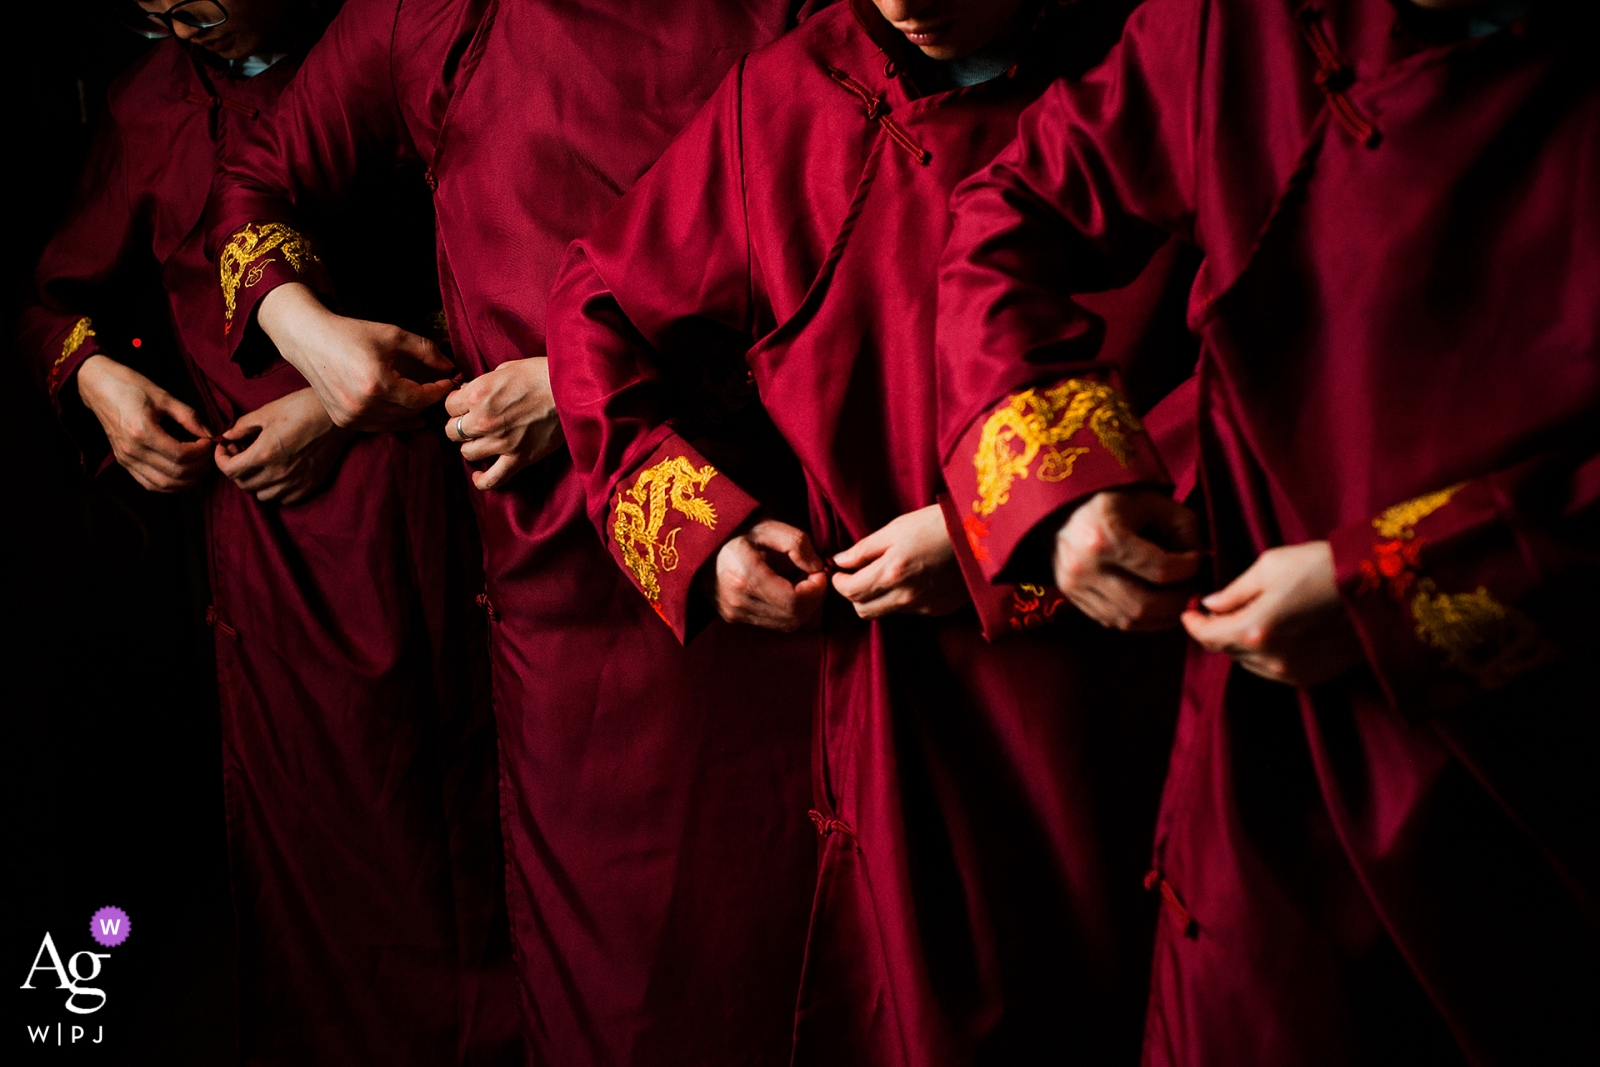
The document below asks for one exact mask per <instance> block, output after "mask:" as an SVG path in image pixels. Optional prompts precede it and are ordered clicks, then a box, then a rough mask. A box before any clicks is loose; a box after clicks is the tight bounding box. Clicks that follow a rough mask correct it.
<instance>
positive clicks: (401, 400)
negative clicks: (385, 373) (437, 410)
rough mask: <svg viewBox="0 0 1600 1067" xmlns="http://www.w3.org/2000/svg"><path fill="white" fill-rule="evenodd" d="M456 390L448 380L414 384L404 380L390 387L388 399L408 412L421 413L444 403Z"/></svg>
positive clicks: (453, 384)
mask: <svg viewBox="0 0 1600 1067" xmlns="http://www.w3.org/2000/svg"><path fill="white" fill-rule="evenodd" d="M454 389H455V383H454V382H452V381H450V380H449V379H448V378H446V379H444V380H442V381H436V382H414V381H411V380H410V379H409V378H402V379H400V380H399V381H397V382H394V383H393V384H392V385H391V386H390V387H389V390H388V394H389V395H388V397H387V399H388V400H389V401H390V402H391V403H394V404H397V405H398V406H400V407H402V408H405V409H406V410H407V411H412V412H421V411H425V410H427V409H428V408H431V407H433V405H435V404H438V403H440V402H441V401H443V400H444V398H445V397H447V396H449V395H450V393H451V391H452V390H454Z"/></svg>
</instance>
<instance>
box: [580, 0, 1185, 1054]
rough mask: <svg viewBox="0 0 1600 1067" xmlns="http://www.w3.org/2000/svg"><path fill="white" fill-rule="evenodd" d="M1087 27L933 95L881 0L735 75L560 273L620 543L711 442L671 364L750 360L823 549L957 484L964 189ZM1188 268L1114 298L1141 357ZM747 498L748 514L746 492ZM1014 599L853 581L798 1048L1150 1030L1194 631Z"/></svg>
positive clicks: (835, 606) (972, 1044)
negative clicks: (1153, 854) (956, 284)
mask: <svg viewBox="0 0 1600 1067" xmlns="http://www.w3.org/2000/svg"><path fill="white" fill-rule="evenodd" d="M868 27H870V28H871V35H869V30H868ZM1075 29H1076V30H1079V31H1080V32H1079V34H1078V35H1077V36H1074V33H1073V31H1074V30H1075ZM1082 30H1083V27H1082V26H1081V24H1076V23H1072V22H1065V21H1063V22H1061V23H1058V22H1056V21H1054V20H1049V21H1046V22H1044V23H1042V24H1041V25H1040V26H1039V27H1037V28H1036V31H1035V32H1036V35H1037V38H1036V40H1035V41H1034V44H1035V45H1036V46H1037V50H1035V49H1033V48H1030V49H1029V50H1028V51H1027V52H1026V55H1025V59H1024V60H1023V62H1022V63H1021V64H1020V65H1019V66H1018V67H1017V68H1016V69H1014V70H1013V71H1012V72H1010V73H1008V74H1006V75H1004V76H1002V77H999V78H997V79H994V80H993V81H991V82H989V83H986V84H982V85H978V86H974V87H970V88H964V89H956V90H953V91H949V92H934V93H928V92H922V91H919V90H918V88H917V85H916V82H915V79H916V78H917V77H918V76H919V71H920V72H921V76H923V77H926V76H927V75H928V73H929V69H928V67H926V66H925V65H922V64H919V63H918V60H917V59H916V58H915V57H912V56H908V55H906V54H905V52H906V51H907V50H906V49H904V48H903V47H902V48H896V47H895V42H896V41H898V42H899V44H900V45H901V46H903V45H904V39H903V38H900V37H899V35H898V34H896V33H895V32H894V31H893V30H892V28H890V27H889V26H888V25H887V24H886V23H884V22H883V20H882V19H881V17H879V16H878V15H877V12H876V11H875V9H874V8H873V7H872V5H870V4H857V5H854V10H851V7H850V6H846V5H840V6H837V7H834V8H832V9H830V10H829V11H827V12H824V13H822V14H819V15H818V16H816V17H815V18H813V19H812V20H810V21H809V22H807V23H806V24H804V25H803V26H802V27H801V28H800V29H799V30H797V31H795V32H794V33H792V34H790V35H789V36H788V37H786V38H784V39H783V40H782V41H780V42H778V43H776V44H774V45H772V46H770V47H768V48H765V49H762V50H760V51H757V52H755V53H754V54H752V55H751V56H750V57H749V58H748V59H746V60H745V61H744V62H743V63H741V64H740V65H739V66H738V67H736V69H735V70H734V72H733V73H731V74H730V75H729V76H728V78H727V79H726V80H725V81H724V83H723V85H722V88H721V90H720V91H719V92H718V94H717V95H716V96H715V97H714V98H713V99H712V101H711V103H710V104H709V105H708V106H707V107H706V109H705V110H704V111H702V112H701V114H700V115H699V116H698V117H697V118H696V119H695V120H694V122H693V123H692V124H691V125H690V126H689V128H688V129H687V130H686V131H685V132H684V133H683V135H682V136H680V138H679V139H678V140H677V141H676V142H675V143H674V144H673V146H672V147H671V148H669V149H668V150H667V152H666V153H665V154H664V155H663V157H662V158H661V160H660V161H659V162H658V163H657V164H656V165H655V167H654V168H652V170H651V171H650V173H649V174H648V175H647V176H646V177H645V178H644V180H643V181H641V182H640V184H639V185H638V186H636V187H635V188H634V189H633V190H632V191H631V192H630V193H629V194H628V195H627V196H626V197H624V198H623V200H622V202H621V204H619V205H618V207H617V208H616V209H615V210H613V211H612V212H611V213H610V214H609V215H608V216H607V217H606V219H605V221H604V222H602V223H601V225H600V226H599V227H598V228H597V229H596V230H595V231H594V232H593V233H592V234H591V235H590V236H589V237H587V238H585V239H583V240H581V241H579V242H577V243H576V244H574V246H573V249H572V251H571V252H570V253H569V256H568V261H567V264H566V267H565V269H564V271H563V274H562V275H561V277H560V278H559V280H558V281H557V283H556V287H555V290H554V292H553V293H552V297H551V308H550V352H551V371H552V381H553V382H554V385H555V389H556V396H557V401H558V404H559V407H560V411H561V414H562V419H563V425H564V426H565V428H566V431H567V435H568V440H569V442H570V444H571V448H572V451H573V455H574V461H575V463H576V465H577V467H578V469H579V471H580V472H581V473H582V475H583V477H584V479H585V483H586V485H587V488H588V496H589V508H590V514H591V516H592V518H593V519H594V520H595V522H596V525H597V526H598V528H599V530H600V532H601V534H602V536H605V537H607V538H608V539H613V540H616V539H617V538H618V536H619V535H618V533H617V530H618V526H617V521H618V515H619V513H621V509H622V508H625V507H626V506H628V504H629V502H630V501H631V500H635V499H640V498H638V497H635V496H632V495H631V494H632V489H633V487H634V486H636V485H638V484H639V481H638V479H639V478H640V476H641V472H649V471H652V470H654V469H656V465H657V464H658V463H659V462H660V461H661V457H663V456H675V455H677V454H679V452H680V451H681V450H682V449H683V441H682V435H683V434H684V433H685V432H686V431H685V426H686V425H691V424H693V422H694V413H693V411H692V410H689V409H687V408H686V407H685V405H684V404H683V403H682V402H681V400H680V397H679V394H678V391H677V390H676V389H675V387H674V381H675V376H676V375H677V374H678V373H680V371H681V368H682V367H683V366H685V365H688V366H690V367H697V368H701V369H702V370H703V371H704V373H706V374H708V375H725V376H728V377H733V375H731V374H729V373H728V372H727V371H725V370H723V369H722V368H723V367H724V366H725V364H724V360H726V359H727V358H728V357H730V356H731V357H732V358H734V359H736V360H737V361H738V362H736V363H735V364H734V366H736V367H737V368H738V369H739V371H741V372H743V373H742V374H740V375H738V377H740V378H743V377H745V376H748V377H749V378H750V380H751V383H752V386H753V388H751V389H750V391H751V392H752V393H753V394H756V395H759V398H760V401H761V403H762V404H764V405H765V407H766V408H767V410H768V411H769V412H770V413H771V415H772V418H773V420H774V422H775V423H776V425H777V427H778V430H779V431H780V432H781V433H782V434H783V437H784V440H785V441H786V442H787V443H788V445H789V446H790V447H792V449H793V450H794V452H795V454H796V455H798V457H799V460H800V464H801V466H802V467H803V468H804V470H805V473H806V484H807V490H808V495H809V509H808V510H809V516H808V522H807V525H808V526H809V528H810V530H811V532H812V534H813V536H814V538H815V540H816V543H817V545H818V548H819V550H820V551H822V552H823V553H824V554H825V555H826V554H832V553H835V552H838V551H840V550H841V549H843V548H845V547H847V546H849V545H850V544H852V543H854V542H855V541H856V540H857V539H859V538H861V537H863V536H865V535H866V534H868V533H870V532H872V531H874V530H876V529H878V528H879V527H881V526H882V525H883V524H885V523H886V522H888V521H889V520H891V519H893V518H895V517H896V516H898V515H900V514H903V513H905V512H908V511H912V510H915V509H918V508H921V507H926V506H929V505H933V504H935V502H936V498H937V496H938V494H939V492H940V491H941V488H942V479H941V474H940V469H939V462H938V453H937V449H936V438H937V433H936V430H937V426H936V419H935V414H936V413H935V405H934V400H935V393H934V391H933V389H932V388H931V386H932V384H933V379H934V366H933V326H934V308H933V301H932V299H931V298H932V295H933V290H934V280H935V271H936V269H937V264H938V257H939V252H940V249H941V247H942V244H943V240H944V237H945V233H946V226H945V222H944V220H945V219H946V217H947V216H946V212H945V207H944V205H945V201H946V198H947V197H948V194H949V191H950V189H951V188H952V187H953V186H954V185H955V184H956V182H958V181H959V180H960V179H961V178H962V177H963V176H965V175H967V174H969V173H971V172H972V171H973V170H974V169H976V168H977V167H979V166H981V165H982V164H983V163H985V162H986V161H987V160H989V159H990V158H992V157H993V155H994V154H995V153H996V152H998V151H999V150H1000V149H1001V147H1002V146H1003V145H1004V144H1005V143H1006V142H1007V141H1008V140H1009V139H1010V138H1011V136H1012V133H1013V132H1014V129H1015V123H1016V118H1017V115H1018V113H1019V112H1020V111H1021V109H1022V108H1023V107H1024V106H1025V105H1026V104H1027V102H1028V101H1029V100H1031V99H1032V98H1034V97H1035V96H1036V95H1037V94H1038V93H1039V91H1040V90H1041V88H1042V87H1043V85H1044V84H1046V82H1047V81H1048V78H1049V77H1050V76H1051V75H1052V74H1054V73H1056V72H1057V70H1059V69H1060V68H1059V67H1058V66H1056V65H1055V64H1056V63H1063V64H1068V65H1070V64H1071V63H1072V62H1079V63H1085V62H1086V57H1085V56H1084V55H1083V54H1082V52H1083V51H1085V50H1087V49H1088V48H1089V47H1092V46H1090V45H1089V41H1091V40H1092V37H1090V36H1088V35H1087V34H1085V33H1083V32H1082ZM874 35H878V36H880V39H881V40H883V41H884V42H885V43H886V44H887V45H888V47H889V48H890V51H889V52H888V53H887V54H886V53H885V51H884V50H883V49H882V48H880V46H879V44H878V43H877V42H876V41H875V40H874ZM1074 42H1075V48H1076V49H1077V50H1078V51H1077V52H1076V54H1075V53H1074V51H1073V50H1072V49H1073V48H1074ZM897 69H898V71H899V74H898V75H897V74H896V70H897ZM879 116H884V118H881V119H880V118H879ZM891 123H892V124H893V125H892V127H891V125H890V124H891ZM1175 262H1176V261H1175V260H1165V261H1163V265H1162V268H1161V269H1156V270H1152V271H1151V272H1150V274H1149V275H1148V276H1146V277H1144V278H1141V279H1140V281H1139V284H1138V285H1137V286H1136V287H1135V289H1134V290H1133V291H1130V292H1129V293H1126V294H1122V295H1121V297H1120V300H1119V299H1117V298H1106V299H1105V300H1104V302H1103V306H1104V308H1105V310H1106V313H1107V315H1108V318H1109V320H1110V322H1111V329H1110V332H1111V335H1112V336H1113V338H1114V343H1115V344H1117V345H1119V346H1124V347H1125V349H1126V350H1122V349H1119V352H1118V355H1119V356H1121V357H1126V358H1131V357H1132V355H1133V350H1136V349H1138V347H1139V344H1140V339H1141V338H1146V337H1149V336H1153V335H1154V333H1155V332H1154V331H1146V330H1145V329H1144V325H1145V324H1144V323H1142V322H1140V321H1136V320H1134V319H1133V318H1132V316H1131V314H1130V312H1131V310H1132V309H1133V308H1141V309H1149V308H1151V307H1154V306H1156V305H1158V304H1159V299H1158V294H1159V293H1161V292H1162V291H1163V288H1164V286H1166V285H1167V284H1168V282H1169V281H1170V280H1171V272H1172V270H1173V269H1174V264H1175ZM1182 284H1185V283H1183V282H1180V285H1182ZM1125 316H1126V317H1127V318H1126V321H1125V318H1124V317H1125ZM1184 348H1185V346H1184V345H1183V344H1182V343H1181V341H1180V343H1179V345H1178V346H1177V351H1174V352H1169V353H1168V355H1169V357H1171V358H1173V359H1175V360H1176V361H1178V362H1180V363H1181V361H1182V353H1183V351H1184ZM1180 376H1181V372H1180ZM693 462H698V461H697V460H695V461H693ZM723 480H726V481H730V482H734V483H739V475H738V474H737V473H736V472H732V471H719V473H718V474H717V475H716V476H715V477H713V478H712V479H711V480H709V481H708V482H706V483H705V485H706V493H707V496H708V498H709V497H710V494H711V492H712V490H713V489H714V488H715V487H716V486H718V485H719V483H721V482H722V481H723ZM740 488H742V489H743V491H744V492H745V493H747V494H748V495H749V496H751V497H753V498H754V499H755V500H757V501H762V499H763V498H762V493H761V491H760V489H759V487H755V486H751V485H748V484H741V485H740ZM720 492H721V494H722V495H721V496H720V497H717V498H715V500H716V502H717V503H718V506H719V508H720V507H722V506H725V503H726V502H728V501H732V500H734V499H735V497H734V495H733V494H734V490H733V489H728V488H724V489H721V490H720ZM662 511H663V513H665V511H666V509H665V506H663V507H662ZM684 515H687V512H684V513H683V514H678V513H673V514H672V515H671V517H670V518H669V519H666V520H662V521H661V522H660V529H661V530H665V529H666V528H667V527H668V526H670V525H671V524H673V523H681V525H682V526H684V527H689V526H690V525H691V521H690V519H688V518H685V517H684ZM733 532H734V529H733V528H728V529H723V528H722V527H720V526H719V527H718V529H717V538H716V540H717V543H721V542H722V541H725V540H726V538H727V536H728V535H729V534H731V533H733ZM710 555H711V549H705V550H702V551H701V553H700V557H699V558H700V559H709V558H710ZM691 566H692V564H691V563H690V562H688V561H683V562H679V563H678V566H677V571H682V570H685V569H688V568H690V567H691ZM675 573H676V571H675V572H674V574H675ZM640 591H641V593H643V594H644V595H642V596H640V599H641V600H643V599H645V596H647V595H648V591H647V590H645V589H642V588H641V590H640ZM987 592H989V591H988V590H987V589H984V590H980V595H982V594H984V593H987ZM1017 594H1018V595H1017V601H1018V602H1019V603H1020V602H1022V601H1023V600H1024V599H1031V607H1029V608H1028V609H1025V610H1013V611H1012V613H1011V614H1010V615H1009V619H1010V621H1011V623H1012V624H1013V626H1011V627H1009V628H1007V627H1002V630H1003V632H1010V631H1011V630H1015V631H1018V632H1016V633H1015V635H1014V636H1010V637H1006V638H1005V639H1003V640H1000V641H998V642H997V643H995V644H994V645H993V646H992V647H991V646H989V645H986V644H985V642H984V640H983V637H982V634H981V632H980V625H979V619H978V617H977V615H976V614H975V613H974V612H973V610H972V609H971V608H967V609H963V610H962V611H961V612H959V613H957V614H955V615H952V616H949V617H947V618H941V619H924V618H916V617H910V616H895V617H891V618H888V619H884V620H880V621H877V622H873V623H866V622H863V621H861V620H860V619H859V618H857V617H856V615H855V613H854V611H853V609H852V608H851V606H850V605H849V604H847V603H846V602H844V601H843V600H842V599H840V598H838V597H837V596H830V598H829V599H828V601H827V603H826V605H825V607H824V610H823V618H822V626H821V630H822V640H823V660H824V662H823V671H822V674H823V681H822V701H821V705H820V709H819V715H818V719H817V724H816V751H815V752H814V760H815V766H816V798H817V799H816V807H817V812H816V813H815V818H816V820H817V825H818V829H819V831H820V832H821V833H822V835H823V840H822V857H821V870H820V873H819V880H818V885H817V897H816V902H815V905H814V908H813V911H812V918H811V931H810V937H809V941H808V945H807V950H806V967H805V977H804V981H803V983H802V987H801V991H800V999H799V1006H798V1019H797V1026H796V1032H795V1053H794V1062H795V1063H797V1064H805V1065H813V1064H815V1065H829V1067H835V1065H840V1064H863V1065H865V1064H874V1065H883V1064H907V1065H912V1064H914V1065H936V1064H968V1063H988V1062H993V1063H1022V1062H1030V1063H1031V1062H1051V1061H1054V1060H1058V1059H1068V1058H1071V1057H1084V1058H1086V1060H1088V1061H1093V1062H1114V1060H1115V1059H1116V1058H1121V1059H1123V1060H1125V1061H1131V1060H1132V1059H1133V1058H1134V1056H1135V1055H1136V1049H1137V1046H1138V1039H1139V1030H1140V1027H1139V1019H1140V1016H1141V1014H1142V1005H1143V1000H1144V989H1145V972H1144V970H1143V966H1142V962H1143V961H1142V960H1141V958H1140V956H1141V953H1142V952H1144V951H1145V950H1146V947H1147V946H1148V944H1149V940H1148V939H1149V933H1150V928H1151V919H1152V911H1153V906H1154V905H1153V901H1152V900H1151V898H1149V897H1148V896H1147V895H1145V894H1144V892H1143V890H1142V888H1141V884H1140V883H1141V876H1142V874H1143V873H1144V867H1145V849H1146V847H1147V843H1148V839H1149V834H1150V828H1151V825H1152V820H1153V816H1154V811H1155V803H1156V793H1157V788H1158V782H1159V779H1160V775H1161V769H1162V763H1163V756H1164V753H1165V751H1166V748H1167V746H1168V744H1169V740H1170V733H1169V730H1170V727H1171V724H1172V722H1173V718H1174V715H1175V712H1176V704H1177V680H1178V672H1179V669H1180V662H1179V661H1180V658H1181V655H1180V649H1181V643H1179V642H1177V641H1176V640H1175V637H1174V635H1158V636H1155V637H1131V636H1125V635H1114V634H1110V633H1107V632H1105V631H1102V630H1100V629H1099V628H1097V627H1095V626H1092V625H1090V624H1089V623H1087V621H1086V620H1084V619H1083V618H1082V617H1081V616H1078V615H1076V613H1074V612H1073V611H1072V610H1071V609H1070V608H1066V607H1064V606H1063V605H1062V604H1061V601H1060V597H1059V596H1048V597H1047V596H1045V595H1044V594H1043V591H1042V590H1041V591H1039V592H1038V593H1037V594H1034V593H1027V594H1026V597H1025V596H1024V595H1022V591H1020V590H1019V591H1017ZM665 596H666V594H665V592H664V593H663V598H664V599H665ZM1008 599H1010V598H1009V596H1008ZM1041 600H1043V601H1044V602H1045V605H1046V610H1045V611H1041V610H1039V608H1040V601H1041ZM1029 612H1032V613H1033V614H1034V615H1035V616H1036V617H1033V618H1031V619H1030V618H1025V616H1027V615H1028V614H1029ZM1048 613H1053V614H1054V617H1053V618H1051V619H1048V620H1046V619H1045V618H1044V615H1045V614H1048ZM1041 624H1043V625H1041ZM664 629H665V628H663V630H664ZM699 640H701V638H695V637H692V636H691V637H690V642H689V647H690V648H691V649H693V648H694V647H695V646H696V643H697V642H698V641H699Z"/></svg>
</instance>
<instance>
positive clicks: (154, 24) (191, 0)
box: [128, 0, 228, 41]
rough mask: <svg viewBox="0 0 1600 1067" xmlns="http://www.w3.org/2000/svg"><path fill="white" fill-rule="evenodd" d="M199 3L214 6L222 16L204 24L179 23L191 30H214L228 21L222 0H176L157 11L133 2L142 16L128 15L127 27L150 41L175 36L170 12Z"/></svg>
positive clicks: (175, 32) (225, 7) (226, 9)
mask: <svg viewBox="0 0 1600 1067" xmlns="http://www.w3.org/2000/svg"><path fill="white" fill-rule="evenodd" d="M201 3H207V4H210V5H211V6H212V7H215V8H216V9H217V10H218V11H220V12H222V17H221V18H220V19H218V20H217V21H216V22H208V23H206V24H205V25H204V26H199V25H195V24H193V23H189V22H184V23H181V25H184V26H188V27H189V28H190V29H191V30H214V29H216V28H217V27H218V26H221V25H222V24H223V23H224V22H227V21H228V8H227V6H226V5H225V4H223V3H222V0H178V2H177V3H176V4H173V5H172V6H171V7H169V8H167V9H166V10H165V11H159V12H158V11H146V10H145V9H144V8H142V7H139V6H138V5H137V4H134V6H135V7H136V8H138V12H139V14H140V15H141V16H143V17H142V18H139V19H133V18H132V17H131V16H130V19H129V22H128V29H130V30H132V31H133V32H134V33H137V34H139V35H140V36H141V37H145V38H148V39H149V40H152V41H160V40H165V39H166V38H168V37H175V36H177V33H178V31H177V30H176V29H175V28H174V27H173V25H172V23H173V16H172V13H173V12H174V11H177V10H178V9H180V8H185V7H189V6H190V5H192V4H201ZM160 27H165V28H166V31H167V32H165V33H162V32H161V29H160Z"/></svg>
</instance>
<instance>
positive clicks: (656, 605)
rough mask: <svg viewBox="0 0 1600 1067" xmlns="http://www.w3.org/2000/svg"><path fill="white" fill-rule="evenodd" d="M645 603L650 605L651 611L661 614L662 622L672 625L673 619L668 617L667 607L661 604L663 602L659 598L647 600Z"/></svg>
mask: <svg viewBox="0 0 1600 1067" xmlns="http://www.w3.org/2000/svg"><path fill="white" fill-rule="evenodd" d="M645 603H647V604H649V605H650V610H651V611H653V612H655V613H656V614H657V615H658V616H660V618H661V621H662V622H664V623H666V624H667V625H668V626H671V625H672V620H671V619H669V618H667V609H666V608H664V607H662V606H661V602H660V601H659V600H647V601H645Z"/></svg>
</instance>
